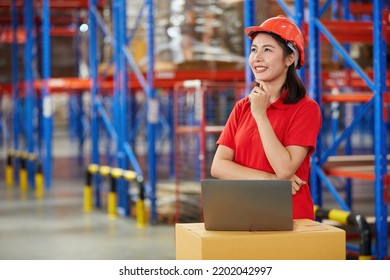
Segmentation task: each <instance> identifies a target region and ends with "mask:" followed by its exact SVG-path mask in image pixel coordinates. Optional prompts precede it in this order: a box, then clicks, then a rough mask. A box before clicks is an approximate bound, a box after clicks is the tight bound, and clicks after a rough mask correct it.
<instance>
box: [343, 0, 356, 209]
mask: <svg viewBox="0 0 390 280" xmlns="http://www.w3.org/2000/svg"><path fill="white" fill-rule="evenodd" d="M349 2H350V1H349V0H342V3H341V4H342V7H343V9H342V13H343V15H342V16H343V20H350V19H351V12H350V8H349ZM344 48H345V50H347V51H348V52H349V51H350V44H349V43H345V44H344ZM344 69H346V70H347V71H348V70H349V69H351V67H350V66H349V64H348V63H344ZM346 106H353V105H352V104H344V107H346ZM346 125H349V123H346ZM345 154H346V155H351V154H352V141H351V137H350V136H349V137H347V139H346V140H345ZM344 189H345V200H346V203H347V205H348V206H349V207H352V179H350V178H347V179H346V180H345V185H344Z"/></svg>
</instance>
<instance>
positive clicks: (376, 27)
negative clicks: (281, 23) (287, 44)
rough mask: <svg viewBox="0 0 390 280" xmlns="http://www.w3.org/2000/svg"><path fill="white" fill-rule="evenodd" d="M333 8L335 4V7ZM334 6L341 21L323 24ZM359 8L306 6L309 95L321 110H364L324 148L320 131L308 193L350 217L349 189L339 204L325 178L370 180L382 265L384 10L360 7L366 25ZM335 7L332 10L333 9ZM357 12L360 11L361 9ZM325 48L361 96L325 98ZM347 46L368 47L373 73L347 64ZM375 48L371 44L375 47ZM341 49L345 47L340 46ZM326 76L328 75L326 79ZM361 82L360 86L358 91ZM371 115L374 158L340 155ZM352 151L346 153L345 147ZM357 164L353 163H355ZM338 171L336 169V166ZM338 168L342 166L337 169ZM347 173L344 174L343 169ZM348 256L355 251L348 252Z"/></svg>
mask: <svg viewBox="0 0 390 280" xmlns="http://www.w3.org/2000/svg"><path fill="white" fill-rule="evenodd" d="M336 2H337V3H336ZM335 3H336V4H338V6H337V7H338V8H339V9H340V12H341V13H342V16H341V19H337V18H336V19H335V18H333V19H332V20H325V19H322V18H323V15H324V13H325V12H326V10H327V9H328V8H329V6H330V5H331V4H333V5H334V4H335ZM359 4H361V3H352V2H350V1H325V2H324V3H323V4H322V6H321V4H320V1H309V3H308V8H309V18H308V31H309V32H308V34H309V40H308V41H309V77H310V78H309V81H310V83H309V91H310V93H311V94H312V95H313V97H314V98H315V99H316V100H317V102H318V103H320V104H322V106H323V107H324V106H325V103H326V102H340V103H351V102H352V103H356V102H361V103H362V104H363V105H362V106H359V107H358V110H357V112H356V113H355V114H354V116H353V118H352V120H351V122H350V123H347V124H346V126H345V129H344V130H343V131H341V132H340V133H338V134H337V135H334V136H335V137H334V139H333V141H332V143H331V144H330V145H329V146H327V145H326V144H325V141H324V136H325V135H324V131H322V132H321V135H320V137H319V140H318V144H317V147H318V148H317V151H316V154H315V155H314V157H313V161H312V178H311V185H312V192H313V198H314V200H315V203H316V204H317V205H320V206H321V205H322V203H323V201H322V200H323V198H322V192H323V189H322V188H323V187H326V190H327V191H328V192H329V193H330V194H331V195H332V197H333V198H334V199H335V201H336V202H337V204H338V205H339V206H340V208H341V209H343V210H345V211H351V206H352V205H351V204H352V201H351V199H350V197H351V194H350V193H349V194H348V192H351V191H352V190H351V189H350V185H349V186H347V188H346V192H347V195H346V197H347V199H346V200H344V199H343V194H341V193H340V192H339V191H338V190H337V188H336V187H335V185H334V184H333V183H332V180H331V178H330V177H339V178H347V179H348V180H350V179H364V180H371V181H372V182H373V183H374V188H375V250H374V251H373V252H372V255H373V256H374V257H375V258H376V259H384V258H386V256H387V254H388V253H387V252H388V251H387V246H388V241H387V238H388V224H387V218H388V202H387V200H388V198H387V195H388V191H387V189H388V186H389V173H388V170H387V168H388V167H387V165H388V162H387V148H388V145H387V142H386V137H387V134H388V132H387V131H388V113H386V112H387V110H388V106H389V103H388V97H387V96H388V93H386V92H388V87H387V86H386V76H387V75H386V73H387V68H386V40H388V38H389V29H388V26H389V20H388V14H389V10H388V8H389V7H388V6H387V7H385V1H382V0H374V1H372V3H368V4H367V3H365V4H364V7H365V8H364V9H366V11H367V10H368V11H372V13H371V15H369V17H368V19H369V20H367V19H364V20H362V19H356V18H355V19H354V18H353V16H352V14H351V12H352V10H354V11H356V10H358V9H359ZM333 7H334V6H333ZM360 10H361V9H360ZM325 41H327V42H329V43H330V44H331V45H332V46H333V48H334V49H335V50H336V51H337V53H338V54H339V55H340V56H341V57H342V59H343V60H344V61H345V63H346V65H347V67H346V68H345V72H344V73H343V74H345V76H344V78H345V79H344V82H345V83H347V84H348V83H349V84H351V81H352V80H355V81H357V80H359V82H358V83H359V84H360V87H364V88H365V91H364V92H361V91H360V92H359V91H358V90H356V88H355V90H354V89H353V88H351V87H349V92H344V93H341V94H340V95H330V94H329V95H326V94H324V87H325V83H324V80H325V75H324V73H322V71H321V46H322V44H321V42H325ZM351 42H365V43H371V44H372V45H373V66H372V68H373V71H372V72H370V71H365V70H364V69H362V68H361V67H360V66H359V64H358V63H357V62H356V61H355V60H354V59H352V58H351V55H350V53H349V51H348V44H349V43H351ZM374 42H375V43H374ZM343 44H344V45H343ZM351 72H352V73H354V74H355V76H356V75H357V77H358V78H354V79H351V76H349V77H348V76H347V74H348V73H351ZM329 74H330V75H331V74H332V73H329ZM362 81H363V85H362ZM370 110H373V114H374V115H373V124H372V125H373V127H374V128H373V138H374V142H373V143H374V144H373V155H362V156H361V155H359V154H356V152H355V154H352V151H351V150H346V151H345V152H344V153H345V154H344V155H342V154H341V153H343V152H342V149H341V148H340V147H341V146H342V144H343V143H347V144H346V147H348V141H350V136H351V134H352V133H353V131H354V130H356V129H357V127H358V126H359V124H361V122H362V120H363V118H364V117H365V116H367V115H369V113H370ZM349 148H351V147H349ZM357 160H358V161H360V163H359V162H356V161H357ZM351 164H352V165H353V164H360V165H367V164H368V165H372V167H370V166H366V167H367V168H365V169H362V168H360V169H357V168H355V169H353V168H352V169H351V168H350V169H348V165H351ZM337 165H338V166H337ZM340 165H341V166H343V167H341V168H340ZM345 167H347V168H345ZM349 249H350V250H355V249H354V248H353V246H350V247H349Z"/></svg>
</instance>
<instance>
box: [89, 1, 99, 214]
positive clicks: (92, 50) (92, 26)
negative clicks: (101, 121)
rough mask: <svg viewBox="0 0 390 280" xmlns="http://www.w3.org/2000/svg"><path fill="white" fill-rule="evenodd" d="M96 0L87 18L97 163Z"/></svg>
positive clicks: (94, 158)
mask: <svg viewBox="0 0 390 280" xmlns="http://www.w3.org/2000/svg"><path fill="white" fill-rule="evenodd" d="M95 6H96V0H89V4H88V19H89V66H90V68H89V69H90V79H91V89H90V90H91V157H92V163H94V164H99V131H98V129H99V128H98V112H97V105H96V104H97V80H98V79H97V69H98V61H97V47H96V45H97V34H96V18H95V15H94V12H93V11H94V9H95ZM94 177H95V178H94V179H95V180H94V181H95V185H96V187H95V194H94V196H95V207H100V205H101V202H100V183H99V180H98V177H97V175H94Z"/></svg>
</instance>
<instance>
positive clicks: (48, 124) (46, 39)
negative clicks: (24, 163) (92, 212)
mask: <svg viewBox="0 0 390 280" xmlns="http://www.w3.org/2000/svg"><path fill="white" fill-rule="evenodd" d="M42 8H43V11H42V15H43V19H42V20H43V26H42V48H43V53H42V78H43V80H44V85H43V89H42V93H43V104H42V107H43V138H44V143H45V146H44V149H45V151H44V155H45V156H44V162H43V172H44V184H45V188H46V189H50V188H51V174H52V168H51V153H52V145H51V143H52V125H53V124H52V115H53V113H52V112H53V110H52V99H51V96H50V93H49V85H48V79H49V78H50V76H51V73H50V64H51V61H50V7H49V0H43V3H42Z"/></svg>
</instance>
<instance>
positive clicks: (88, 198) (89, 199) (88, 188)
mask: <svg viewBox="0 0 390 280" xmlns="http://www.w3.org/2000/svg"><path fill="white" fill-rule="evenodd" d="M98 171H99V166H98V165H97V164H90V165H89V166H88V169H87V171H86V174H85V175H86V180H85V186H84V190H83V192H84V212H86V213H88V212H91V211H92V210H93V193H92V175H93V174H96V173H97V172H98Z"/></svg>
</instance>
